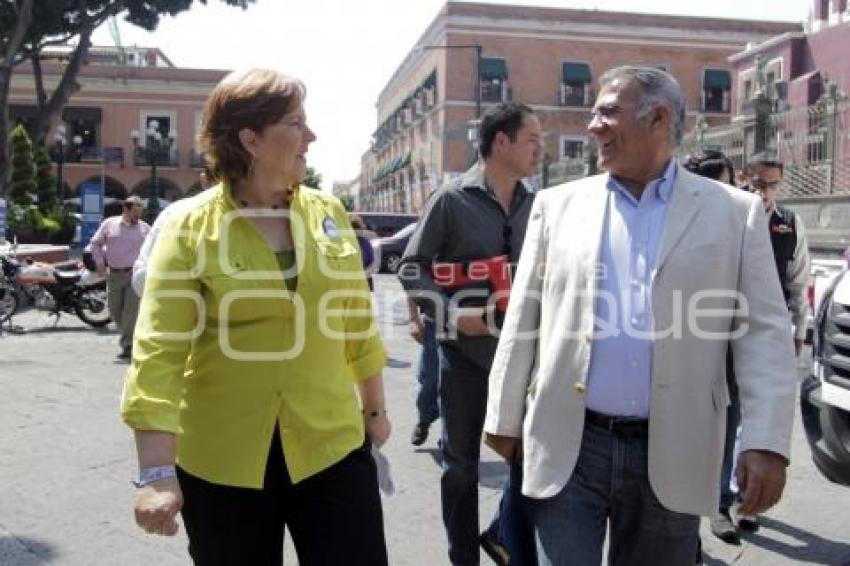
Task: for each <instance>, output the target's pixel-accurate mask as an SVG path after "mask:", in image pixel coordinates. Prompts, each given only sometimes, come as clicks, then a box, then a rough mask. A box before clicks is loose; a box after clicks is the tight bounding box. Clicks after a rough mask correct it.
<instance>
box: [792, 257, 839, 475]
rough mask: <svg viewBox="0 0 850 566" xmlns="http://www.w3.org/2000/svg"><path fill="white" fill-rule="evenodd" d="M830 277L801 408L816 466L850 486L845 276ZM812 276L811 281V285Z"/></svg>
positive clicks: (818, 313) (817, 318) (821, 303)
mask: <svg viewBox="0 0 850 566" xmlns="http://www.w3.org/2000/svg"><path fill="white" fill-rule="evenodd" d="M848 273H850V272H848V271H846V270H844V271H842V272H841V273H840V275H838V276H837V277H831V278H830V279H829V280H830V281H831V284H829V285H826V286H825V287H824V290H823V292H822V294H821V295H820V297H819V299H820V300H819V303H818V308H817V310H816V311H815V326H814V336H813V339H812V371H811V374H810V375H809V376H808V377H807V378H806V379H805V380H803V383H802V384H801V386H800V410H801V413H802V417H803V428H804V429H805V431H806V439H807V440H808V442H809V447H810V448H811V450H812V459H813V460H814V463H815V466H817V468H818V470H820V472H821V473H822V474H823V475H824V477H826V478H827V479H829V480H831V481H833V482H835V483H839V484H842V485H847V486H850V275H848ZM816 283H817V280H816V281H815V284H816Z"/></svg>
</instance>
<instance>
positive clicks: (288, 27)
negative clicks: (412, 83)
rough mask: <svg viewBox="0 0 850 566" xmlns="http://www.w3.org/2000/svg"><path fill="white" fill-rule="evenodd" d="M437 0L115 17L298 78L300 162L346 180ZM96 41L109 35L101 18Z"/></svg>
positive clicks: (212, 56)
mask: <svg viewBox="0 0 850 566" xmlns="http://www.w3.org/2000/svg"><path fill="white" fill-rule="evenodd" d="M444 3H445V0H257V1H256V3H255V4H253V5H251V6H249V8H248V9H247V10H244V11H243V10H241V9H239V8H232V7H229V6H227V5H225V4H224V3H223V2H219V1H218V0H208V3H207V5H206V6H204V5H202V4H200V3H198V2H195V4H194V6H193V8H192V9H191V10H189V11H186V12H183V13H181V14H178V15H177V16H175V17H173V18H172V17H166V18H163V20H162V21H161V23H160V25H159V27H158V28H157V29H156V31H154V32H153V33H148V32H145V31H144V30H142V29H140V28H137V27H135V26H132V25H130V24H128V23H127V22H124V21H123V20H121V19H120V18H119V27H120V30H121V39H122V43H123V44H124V45H125V46H128V45H138V46H143V47H159V48H160V49H162V51H163V52H164V53H165V54H166V56H167V57H168V58H169V59H171V61H172V62H173V63H174V64H175V65H177V66H179V67H190V68H207V69H226V70H229V69H239V68H245V67H270V68H274V69H278V70H281V71H283V72H285V73H287V74H291V75H294V76H296V77H299V78H300V79H301V80H303V81H304V83H305V84H306V86H307V100H306V103H305V108H306V112H307V119H308V123H309V125H310V127H311V128H312V129H313V130H314V131H315V132H316V134H317V136H318V139H317V141H316V142H314V143H313V144H312V145H311V146H310V150H309V153H308V156H307V161H308V164H309V165H311V166H313V167H315V168H316V169H317V170H318V172H319V173H320V174H321V175H322V178H323V188H324V189H325V190H330V188H331V184H332V182H333V181H349V180H351V179H353V178H355V177H356V176H357V175H358V174H359V172H360V157H361V156H362V154H363V152H364V151H366V149H367V148H368V147H369V139H370V137H371V134H372V132H374V130H375V129H376V127H377V111H376V108H375V105H376V102H377V99H378V94H379V93H380V91H381V89H382V88H383V87H384V86H385V85H386V83H387V81H389V79H390V77H391V76H392V74H393V73H394V72H395V70H396V69H397V67H398V65H399V64H400V63H401V62H402V60H403V59H404V57H405V55H406V54H407V53H408V52H409V51H410V49H411V48H412V47H413V46H414V45H415V43H416V41H417V40H418V39H419V37H420V36H421V35H422V33H423V32H424V31H425V29H426V28H427V27H428V25H430V23H431V21H432V20H433V19H434V17H435V16H436V15H437V13H438V12H439V11H440V8H442V6H443V5H444ZM490 3H493V4H514V5H528V6H553V7H562V8H581V9H600V10H602V9H604V10H608V11H625V12H643V13H657V14H673V15H690V16H706V17H736V18H746V19H760V20H781V21H792V22H799V21H803V20H805V18H806V16H807V14H808V7H809V1H808V0H712V1H711V2H682V1H681V0H605V1H597V2H594V1H589V0H559V1H551V0H511V1H502V0H491V1H490ZM93 42H94V44H95V45H113V44H114V43H113V40H112V36H111V35H110V34H109V31H108V30H107V28H106V26H103V27H102V28H100V29H98V30H97V31H96V32H95V35H94V39H93Z"/></svg>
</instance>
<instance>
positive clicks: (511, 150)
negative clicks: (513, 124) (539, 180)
mask: <svg viewBox="0 0 850 566" xmlns="http://www.w3.org/2000/svg"><path fill="white" fill-rule="evenodd" d="M497 135H499V136H504V140H505V144H504V151H503V152H502V153H501V158H502V159H503V160H504V163H505V165H506V166H507V167H509V168H510V169H511V171H512V172H514V173H515V174H516V175H517V176H518V177H520V178H522V177H528V176H529V175H534V174H535V173H536V172H537V169H538V167H540V155H541V151H542V147H541V144H540V140H541V138H542V130H541V127H540V120H539V119H538V118H537V116H534V115H533V114H527V115H526V116H525V117H524V118H523V120H522V126H521V127H520V129H519V130H517V133H516V139H515V140H514V141H511V139H510V138H509V137H508V136H507V135H505V134H501V133H500V134H497Z"/></svg>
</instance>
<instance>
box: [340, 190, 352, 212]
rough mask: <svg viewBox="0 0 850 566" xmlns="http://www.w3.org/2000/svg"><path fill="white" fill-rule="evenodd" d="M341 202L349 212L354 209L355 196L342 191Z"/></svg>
mask: <svg viewBox="0 0 850 566" xmlns="http://www.w3.org/2000/svg"><path fill="white" fill-rule="evenodd" d="M339 202H341V203H342V206H344V207H345V210H346V211H348V212H353V211H354V204H355V203H354V196H353V195H351V194H349V193H342V194H341V195H339Z"/></svg>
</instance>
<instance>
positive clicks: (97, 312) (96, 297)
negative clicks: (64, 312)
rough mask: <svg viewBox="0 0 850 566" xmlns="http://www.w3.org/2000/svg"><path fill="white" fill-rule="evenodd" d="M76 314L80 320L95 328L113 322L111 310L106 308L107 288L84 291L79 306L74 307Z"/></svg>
mask: <svg viewBox="0 0 850 566" xmlns="http://www.w3.org/2000/svg"><path fill="white" fill-rule="evenodd" d="M74 312H76V313H77V316H78V317H80V320H82V321H83V322H85V323H86V324H88V325H89V326H93V327H95V328H100V327H102V326H106V325H107V324H109V323H110V322H112V318H110V316H109V309H108V308H106V288H105V287H93V288H91V289H86V290H85V291H82V292H81V293H80V294H79V296H78V302H77V304H76V305H74Z"/></svg>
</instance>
